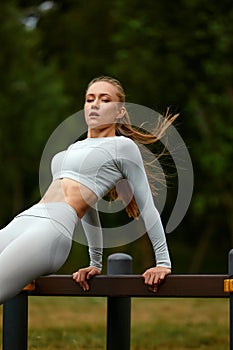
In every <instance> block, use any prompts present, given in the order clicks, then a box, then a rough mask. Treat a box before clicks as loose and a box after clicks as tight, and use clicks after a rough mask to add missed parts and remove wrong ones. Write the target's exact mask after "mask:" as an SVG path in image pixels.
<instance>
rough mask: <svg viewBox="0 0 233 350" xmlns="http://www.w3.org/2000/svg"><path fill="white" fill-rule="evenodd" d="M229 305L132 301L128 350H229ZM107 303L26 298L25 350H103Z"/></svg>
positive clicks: (223, 301)
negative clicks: (26, 349)
mask: <svg viewBox="0 0 233 350" xmlns="http://www.w3.org/2000/svg"><path fill="white" fill-rule="evenodd" d="M228 318H229V301H228V299H144V298H143V299H136V298H135V299H132V324H131V350H168V349H169V350H191V349H192V350H225V349H228V348H229V321H228ZM105 330H106V299H105V298H63V297H57V298H55V297H31V298H30V299H29V340H28V349H29V350H37V349H39V350H55V349H56V350H57V349H62V350H104V349H105V348H106V346H105V343H106V334H105V332H106V331H105Z"/></svg>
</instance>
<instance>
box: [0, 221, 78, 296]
mask: <svg viewBox="0 0 233 350" xmlns="http://www.w3.org/2000/svg"><path fill="white" fill-rule="evenodd" d="M18 219H20V220H18ZM17 221H18V224H19V222H20V225H16V222H17ZM23 222H24V230H23V229H22V227H23V226H22V225H23ZM58 225H59V224H58V223H56V224H55V225H54V223H53V222H52V220H49V219H47V218H37V217H36V218H34V217H27V216H25V217H20V218H16V219H15V223H14V224H13V222H12V225H11V226H9V227H8V228H7V231H9V234H10V235H11V240H10V238H9V241H8V244H7V245H6V244H5V247H4V249H3V250H2V252H1V254H0V302H2V301H3V300H4V299H6V298H7V299H8V298H9V297H12V296H14V295H15V294H17V293H18V292H19V291H20V290H21V289H22V288H23V287H24V286H25V285H26V284H27V283H29V282H30V281H31V280H33V279H35V278H36V277H39V276H41V275H45V274H50V273H53V272H55V271H57V270H58V269H59V268H60V267H61V266H62V264H63V263H64V262H65V261H66V259H67V257H68V255H69V252H70V249H71V245H72V240H71V238H69V237H68V236H67V234H66V233H65V234H63V233H62V227H58ZM16 226H18V231H20V230H19V229H22V230H21V231H20V233H17V234H16V233H15V232H13V231H14V230H16V229H17V227H16ZM13 229H14V230H13ZM1 233H2V232H1ZM5 234H6V232H4V235H5ZM0 240H1V239H0ZM6 242H7V239H5V243H6Z"/></svg>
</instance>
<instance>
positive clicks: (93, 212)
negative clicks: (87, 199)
mask: <svg viewBox="0 0 233 350" xmlns="http://www.w3.org/2000/svg"><path fill="white" fill-rule="evenodd" d="M52 174H53V179H54V180H55V179H57V178H62V177H63V178H64V177H67V178H71V179H73V180H75V181H78V182H80V183H81V184H83V185H85V186H86V187H88V188H89V189H91V190H92V191H93V192H94V193H95V194H96V196H97V198H98V199H100V198H102V197H103V196H104V195H105V194H106V193H107V192H108V191H109V190H110V189H111V188H113V187H114V186H115V185H116V184H117V183H118V182H119V181H120V180H122V179H126V180H127V181H128V183H129V185H130V187H131V190H132V193H133V195H134V197H135V200H136V203H137V205H138V208H139V211H140V216H141V218H142V220H143V222H144V225H145V229H146V232H147V234H148V236H149V238H150V241H151V243H152V246H153V250H154V254H155V261H156V265H157V266H164V267H168V268H170V267H171V261H170V257H169V252H168V247H167V243H166V237H165V233H164V229H163V226H162V223H161V218H160V215H159V213H158V210H157V209H156V207H155V205H154V201H153V196H152V193H151V190H150V186H149V183H148V179H147V175H146V172H145V168H144V164H143V159H142V156H141V153H140V150H139V148H138V146H137V145H136V143H135V142H134V141H132V140H131V139H129V138H127V137H124V136H114V137H103V138H102V137H101V138H87V139H85V140H82V141H77V142H76V143H74V144H72V145H71V146H70V147H69V148H68V149H67V150H66V151H63V152H60V153H58V154H57V155H56V156H55V157H54V158H53V161H52ZM81 222H82V226H83V228H84V231H85V234H86V237H87V241H88V245H89V253H90V265H91V266H96V267H97V268H99V269H101V267H102V248H103V241H102V230H101V225H100V220H99V215H98V211H97V205H95V206H93V207H91V208H90V209H89V211H88V212H87V213H86V215H84V217H83V218H82V220H81Z"/></svg>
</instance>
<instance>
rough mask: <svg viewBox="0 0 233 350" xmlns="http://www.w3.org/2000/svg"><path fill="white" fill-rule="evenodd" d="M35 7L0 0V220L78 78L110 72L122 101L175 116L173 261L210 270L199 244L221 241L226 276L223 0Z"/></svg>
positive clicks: (226, 22) (20, 192)
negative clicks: (180, 150)
mask: <svg viewBox="0 0 233 350" xmlns="http://www.w3.org/2000/svg"><path fill="white" fill-rule="evenodd" d="M39 4H40V1H34V0H18V1H16V0H15V2H14V1H11V2H7V3H4V4H2V5H1V11H0V19H1V21H0V41H1V54H0V69H1V72H4V74H1V91H0V107H1V108H0V120H1V130H0V144H1V149H0V156H1V177H2V187H1V190H0V192H1V198H2V203H4V206H3V205H2V207H1V212H2V219H1V220H2V221H4V220H5V219H6V218H7V217H9V216H10V215H11V213H12V212H14V211H15V210H17V209H19V208H21V207H23V204H25V203H27V202H29V201H30V199H32V198H35V188H36V185H35V183H36V181H37V173H38V162H39V158H40V153H41V151H42V149H43V145H44V144H45V142H46V139H47V137H48V136H49V134H50V133H51V131H52V130H53V129H54V128H55V127H56V126H57V124H58V123H59V122H60V121H61V120H62V119H64V118H65V117H66V116H67V115H68V113H72V112H76V111H77V110H80V109H82V106H83V95H84V91H85V88H86V84H87V82H88V81H89V80H90V79H92V78H93V77H94V76H96V75H100V74H108V75H113V76H115V77H117V78H118V79H120V80H121V81H122V83H123V85H124V86H125V89H126V93H127V99H128V101H129V102H133V103H138V104H144V105H145V106H148V107H151V108H154V109H156V110H158V111H159V112H162V113H163V112H165V111H166V108H167V106H171V109H172V110H173V111H175V112H180V114H181V115H180V118H179V121H178V131H179V132H180V134H181V136H182V137H183V138H184V140H185V142H186V144H187V147H188V148H189V150H190V153H191V156H192V161H193V166H194V172H195V188H194V196H193V200H192V203H191V207H190V209H189V211H188V213H187V215H186V218H185V220H184V221H183V223H182V224H181V225H180V226H179V228H178V229H177V230H176V232H175V233H174V238H173V236H172V238H171V236H169V237H168V240H169V241H170V243H171V251H172V255H173V257H174V263H175V262H176V260H177V261H178V260H179V252H180V251H181V249H182V250H185V254H183V255H182V254H181V256H182V257H184V256H186V258H184V259H182V260H180V261H178V262H177V266H179V267H180V266H182V267H183V269H184V270H185V269H186V270H192V272H198V271H201V270H202V271H203V270H205V268H206V266H207V265H208V266H210V265H211V266H212V267H213V269H214V267H215V259H214V257H213V254H211V253H210V251H215V250H216V249H218V248H219V247H221V249H222V253H220V252H218V256H219V255H220V256H221V262H222V263H221V264H222V265H221V266H219V265H218V266H217V267H216V269H218V271H219V270H221V269H222V271H224V272H225V265H224V264H223V261H224V259H226V258H225V257H226V254H227V252H228V250H229V249H230V247H231V244H232V242H233V231H232V230H233V221H232V220H233V219H232V218H233V216H232V211H233V201H232V193H233V186H232V173H233V169H232V158H233V148H232V141H233V116H232V101H233V88H232V81H233V67H232V54H233V52H232V50H233V49H232V48H233V45H232V44H233V43H232V40H233V39H232V28H231V27H232V21H233V7H232V1H231V0H223V1H221V2H216V1H215V2H203V1H201V0H178V1H176V2H172V1H169V2H168V1H163V2H162V1H152V0H149V1H146V2H143V3H142V2H141V1H139V0H134V1H133V0H126V1H122V0H114V1H111V2H110V1H107V0H103V1H101V3H99V2H94V1H93V2H91V4H90V2H82V1H72V0H57V1H54V6H53V8H52V9H51V10H49V11H47V12H41V11H40V10H39V8H38V6H39ZM16 5H18V6H19V8H17V6H16ZM31 12H34V13H36V15H37V16H38V18H39V21H38V23H37V26H36V28H35V29H34V30H31V31H29V30H27V29H26V28H25V27H23V25H22V24H21V22H20V18H21V17H22V16H23V15H24V16H25V15H26V14H28V13H31ZM12 141H13V142H12ZM16 146H17V147H16ZM16 149H17V151H16ZM3 170H4V172H3ZM35 179H36V181H35ZM173 192H174V191H173ZM173 192H172V194H171V195H170V196H169V198H170V200H171V202H172V200H173V201H174V199H175V194H173ZM20 198H21V199H20ZM12 199H13V201H12ZM168 206H169V207H171V206H172V204H171V203H169V205H168ZM165 209H166V208H165ZM165 211H166V213H165V215H164V217H167V216H168V215H169V213H168V211H169V210H168V209H166V210H165ZM223 232H224V235H223ZM172 235H173V234H172ZM176 237H177V239H176ZM179 242H180V243H179ZM203 242H204V243H203ZM173 247H174V250H173ZM127 248H128V247H127ZM135 249H136V250H137V251H138V250H139V251H140V248H138V247H137V248H135ZM221 254H222V255H221ZM135 255H136V256H138V255H140V254H138V253H135ZM187 256H189V259H188V258H187ZM210 256H211V259H212V260H211V261H208V264H206V263H205V262H206V260H208V257H210ZM216 264H219V263H217V262H216ZM175 266H176V263H175ZM175 268H176V267H175ZM139 269H140V267H139Z"/></svg>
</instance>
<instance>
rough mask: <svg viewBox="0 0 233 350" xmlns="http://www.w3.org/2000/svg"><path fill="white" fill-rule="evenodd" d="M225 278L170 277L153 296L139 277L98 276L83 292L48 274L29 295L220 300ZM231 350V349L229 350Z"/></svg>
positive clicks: (66, 278)
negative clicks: (205, 298) (88, 288)
mask: <svg viewBox="0 0 233 350" xmlns="http://www.w3.org/2000/svg"><path fill="white" fill-rule="evenodd" d="M227 278H229V277H228V275H214V274H213V275H199V274H197V275H170V276H168V277H167V278H166V281H165V282H164V283H163V284H162V285H161V286H160V288H159V290H158V292H157V293H153V292H152V291H150V290H149V289H148V288H147V287H146V285H145V284H144V281H143V278H142V277H141V276H140V275H108V276H107V275H100V276H95V277H93V278H92V280H91V281H90V290H89V291H87V292H84V291H83V290H82V289H81V288H80V286H79V284H78V283H76V282H75V281H74V280H73V279H72V276H71V275H70V276H69V275H51V276H45V277H40V278H38V279H37V280H36V290H35V291H32V292H29V293H30V295H60V296H68V295H69V296H103V297H111V296H112V297H114V296H116V297H152V298H153V297H155V298H157V297H159V298H161V297H172V298H179V297H181V298H186V297H187V298H189V297H191V298H199V297H201V298H204V297H207V298H224V297H229V293H226V292H224V280H225V279H227ZM232 350H233V349H232Z"/></svg>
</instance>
